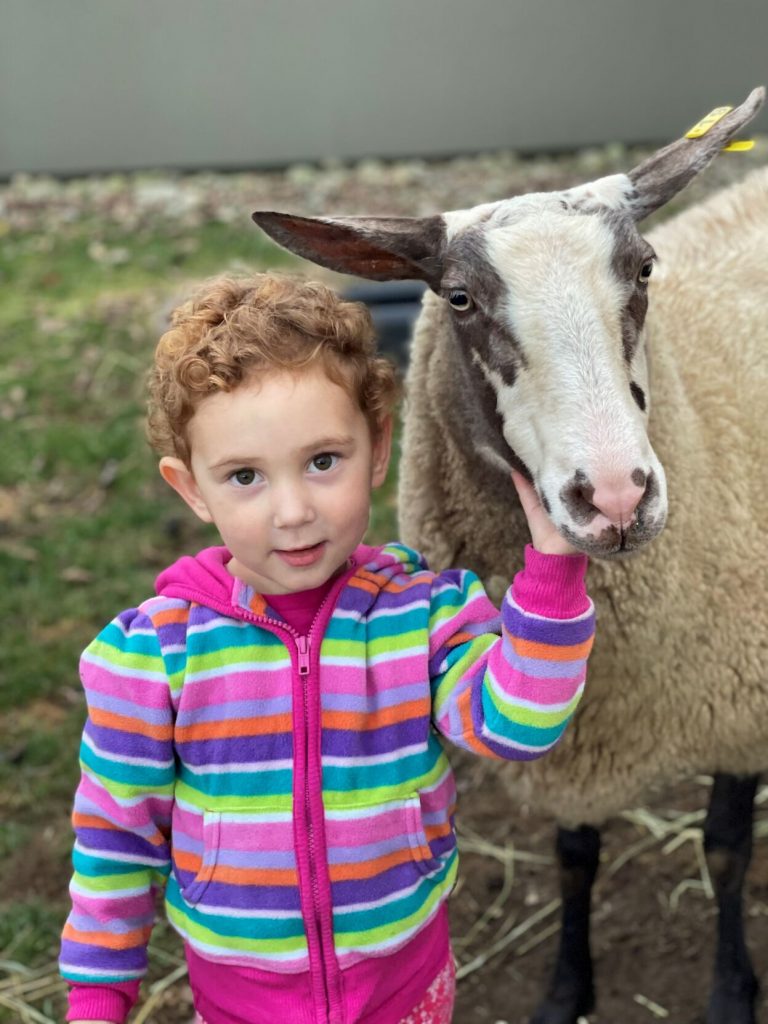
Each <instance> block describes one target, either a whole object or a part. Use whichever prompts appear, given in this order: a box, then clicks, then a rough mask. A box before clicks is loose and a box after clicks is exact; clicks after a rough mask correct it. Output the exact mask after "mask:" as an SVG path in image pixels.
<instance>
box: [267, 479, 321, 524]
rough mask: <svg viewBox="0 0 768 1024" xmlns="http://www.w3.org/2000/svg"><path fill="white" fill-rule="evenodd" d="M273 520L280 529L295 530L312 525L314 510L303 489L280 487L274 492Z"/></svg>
mask: <svg viewBox="0 0 768 1024" xmlns="http://www.w3.org/2000/svg"><path fill="white" fill-rule="evenodd" d="M272 518H273V522H274V524H275V526H276V527H277V528H278V529H282V530H284V529H287V528H295V527H297V526H304V525H305V524H306V523H311V522H312V520H313V519H314V518H315V514H314V510H313V508H312V505H311V503H310V501H309V496H308V495H307V493H306V491H305V489H304V488H303V487H295V486H291V487H279V488H276V489H275V490H274V492H273V511H272Z"/></svg>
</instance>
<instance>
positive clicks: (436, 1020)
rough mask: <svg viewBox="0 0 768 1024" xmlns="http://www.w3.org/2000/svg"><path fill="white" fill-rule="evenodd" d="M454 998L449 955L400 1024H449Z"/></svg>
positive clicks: (453, 971)
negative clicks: (443, 965)
mask: <svg viewBox="0 0 768 1024" xmlns="http://www.w3.org/2000/svg"><path fill="white" fill-rule="evenodd" d="M455 996H456V968H455V966H454V963H453V956H452V955H451V956H449V957H448V962H447V963H446V965H445V967H443V968H442V970H441V971H440V973H439V974H438V975H437V977H436V978H435V980H434V981H433V982H432V984H431V985H430V986H429V988H428V989H427V991H426V992H425V993H424V998H423V999H422V1000H421V1002H420V1003H419V1005H418V1006H417V1007H416V1008H415V1009H413V1010H411V1012H410V1013H409V1014H408V1016H407V1017H404V1018H403V1020H402V1021H401V1022H400V1024H451V1019H452V1017H453V1001H454V998H455ZM195 1024H205V1021H204V1020H203V1018H202V1017H201V1016H200V1014H197V1016H196V1017H195Z"/></svg>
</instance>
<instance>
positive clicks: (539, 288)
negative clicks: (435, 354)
mask: <svg viewBox="0 0 768 1024" xmlns="http://www.w3.org/2000/svg"><path fill="white" fill-rule="evenodd" d="M548 198H549V199H550V200H551V198H552V197H548ZM512 202H514V201H512ZM510 205H511V204H510ZM509 220H510V221H511V223H508V224H507V225H506V226H503V227H498V228H490V230H488V231H487V232H486V233H485V235H484V238H485V245H486V252H487V255H488V258H489V262H490V263H491V264H492V265H493V267H494V268H495V270H496V272H497V273H498V275H499V277H500V278H501V280H502V281H503V283H504V286H505V288H506V295H505V298H504V300H503V306H502V308H501V309H499V310H497V311H496V312H497V316H499V318H500V319H501V320H502V321H503V322H504V323H505V324H506V326H507V328H508V330H509V333H510V335H511V336H512V337H514V338H515V339H516V340H517V343H518V344H519V345H520V346H521V349H522V352H523V356H524V360H525V368H524V369H523V370H522V371H521V372H520V373H519V374H518V376H517V379H516V380H515V382H514V384H512V385H511V386H510V385H507V384H504V382H503V381H502V380H501V378H500V376H499V375H498V374H495V373H494V372H493V370H492V369H491V368H489V367H485V368H484V373H485V374H486V377H487V379H489V380H491V382H492V383H493V386H494V388H495V389H496V392H497V396H498V401H497V405H498V409H499V412H500V413H501V414H502V416H503V419H504V434H505V439H506V441H507V443H508V444H509V445H510V447H511V448H513V449H514V450H515V452H517V454H518V455H519V456H520V458H521V459H522V460H523V461H524V462H525V463H526V465H527V466H528V467H529V468H530V469H531V471H532V472H533V474H534V478H535V480H536V483H537V485H538V486H539V488H540V490H541V491H542V492H543V493H544V494H545V495H546V496H547V498H548V500H549V502H550V505H551V506H552V515H553V518H554V519H555V521H556V522H558V523H560V524H565V525H571V526H572V525H573V524H572V522H571V519H570V515H569V513H568V510H567V509H566V508H565V507H564V506H563V504H562V502H561V500H560V492H561V490H562V488H563V487H564V486H565V485H566V484H567V483H568V482H569V481H570V480H572V479H573V476H574V474H575V473H576V472H577V471H581V472H582V473H584V474H586V477H587V479H588V480H592V481H594V480H595V479H597V478H598V477H600V478H601V479H605V478H606V477H608V478H615V479H616V480H620V479H629V478H630V477H631V475H632V473H633V471H634V470H635V469H637V468H641V469H643V470H644V471H645V472H648V471H649V470H650V469H656V468H657V467H658V472H660V471H661V470H660V467H659V466H658V461H657V460H656V458H655V456H654V455H653V452H652V449H651V447H650V443H649V441H648V438H647V434H646V423H645V417H644V416H643V414H642V413H641V411H640V409H639V408H638V406H637V404H636V402H635V400H634V399H633V397H632V394H631V392H630V389H629V384H630V379H631V375H630V371H629V370H628V368H627V365H626V362H625V359H624V353H623V347H622V340H621V338H622V334H621V331H622V328H621V323H622V313H623V311H624V309H625V307H626V304H627V302H628V300H629V298H630V295H631V290H632V288H633V287H634V285H633V283H632V282H623V281H620V280H619V279H618V277H617V275H616V271H615V270H614V268H613V266H612V261H613V252H614V246H615V237H614V234H613V232H612V231H611V228H610V225H609V223H608V222H607V221H606V220H605V219H603V218H601V217H597V216H585V215H582V214H577V213H571V212H568V211H566V210H563V209H562V208H560V206H559V203H558V208H553V206H552V204H551V202H550V203H548V204H546V206H544V204H542V208H541V209H539V210H538V211H537V215H535V216H530V215H529V216H526V217H523V218H520V219H518V218H517V217H513V218H509ZM641 351H642V345H641V346H638V354H637V357H636V359H637V362H638V364H639V365H638V366H637V367H636V368H635V367H633V368H632V371H633V374H632V379H635V382H636V383H639V384H640V385H641V386H642V387H643V388H644V389H645V388H646V381H645V373H644V365H642V364H643V362H644V355H641ZM635 369H637V371H639V376H640V379H639V380H638V379H636V378H634V370H635ZM582 532H586V531H582Z"/></svg>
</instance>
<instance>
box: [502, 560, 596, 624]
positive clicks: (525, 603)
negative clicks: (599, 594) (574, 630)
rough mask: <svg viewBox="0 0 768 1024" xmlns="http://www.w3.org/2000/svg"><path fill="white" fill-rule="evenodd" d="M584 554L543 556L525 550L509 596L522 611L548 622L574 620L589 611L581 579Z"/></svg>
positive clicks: (583, 572) (585, 566)
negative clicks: (538, 616)
mask: <svg viewBox="0 0 768 1024" xmlns="http://www.w3.org/2000/svg"><path fill="white" fill-rule="evenodd" d="M588 564H589V559H588V558H587V556H586V555H545V554H542V552H541V551H537V550H536V549H535V548H534V547H533V546H532V545H531V544H527V545H526V547H525V568H524V569H522V570H521V571H520V572H519V573H518V574H517V575H516V576H515V578H514V580H513V582H512V597H513V598H514V600H515V602H516V604H518V605H519V606H520V608H522V609H523V611H526V612H530V613H531V614H532V615H541V616H543V617H544V618H547V619H575V618H577V617H578V616H579V615H583V614H584V613H585V612H587V611H589V609H590V608H591V606H592V602H591V601H590V600H589V597H588V596H587V591H586V587H585V584H584V577H585V575H586V571H587V565H588Z"/></svg>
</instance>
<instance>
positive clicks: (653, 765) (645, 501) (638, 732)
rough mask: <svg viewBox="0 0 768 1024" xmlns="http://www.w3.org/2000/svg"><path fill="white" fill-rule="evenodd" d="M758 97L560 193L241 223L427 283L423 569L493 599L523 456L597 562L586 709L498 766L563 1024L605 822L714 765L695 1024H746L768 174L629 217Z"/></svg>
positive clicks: (759, 678)
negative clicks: (709, 901) (557, 877)
mask: <svg viewBox="0 0 768 1024" xmlns="http://www.w3.org/2000/svg"><path fill="white" fill-rule="evenodd" d="M764 97H765V90H764V89H756V90H754V91H753V92H752V93H751V94H750V96H749V97H748V98H747V99H746V101H745V102H744V103H743V104H742V105H741V106H739V107H737V108H736V109H734V110H732V111H731V112H730V113H727V114H726V115H725V116H722V117H721V118H720V119H719V120H717V122H716V123H715V124H714V125H713V126H712V127H710V128H709V129H708V130H706V131H704V132H703V133H701V134H700V135H699V136H698V137H696V138H689V137H684V138H682V139H679V140H677V141H676V142H674V143H672V144H671V145H669V146H667V147H664V148H663V149H661V150H659V151H658V152H657V153H655V154H654V155H653V156H651V157H650V158H649V159H647V160H645V161H643V162H642V163H641V164H639V165H638V166H637V167H635V168H634V169H633V170H631V171H630V172H628V173H627V174H618V175H611V176H608V177H605V178H601V179H598V180H597V181H593V182H591V183H589V184H586V185H582V186H578V187H575V188H571V189H567V190H565V191H561V192H555V193H541V194H534V195H524V196H518V197H514V198H511V199H508V200H503V201H500V202H496V203H488V204H484V205H482V206H478V207H474V208H472V209H468V210H462V211H453V212H450V213H445V214H442V215H436V216H433V217H424V218H418V219H408V218H365V217H352V218H322V219H317V218H303V217H296V216H293V215H290V214H280V213H272V212H259V213H256V214H254V215H253V216H254V220H255V221H256V222H257V223H258V224H259V225H260V226H261V227H262V228H263V229H264V230H266V231H267V233H268V234H270V235H271V236H272V237H273V238H274V239H275V240H276V241H278V242H279V243H281V244H282V245H284V246H285V247H287V248H289V249H291V250H292V251H294V252H296V253H298V254H299V255H301V256H304V257H306V258H308V259H310V260H314V261H315V262H317V263H319V264H322V265H323V266H326V267H330V268H332V269H334V270H340V271H346V272H348V273H354V274H358V275H360V276H362V277H368V278H373V279H377V280H388V279H398V278H399V279H405V278H415V279H420V280H422V281H424V282H426V284H427V285H428V286H429V289H428V290H427V291H426V293H425V298H424V302H423V307H422V312H421V314H420V317H419V320H418V323H417V325H416V328H415V333H414V337H413V342H412V346H411V358H410V367H409V370H408V377H407V394H408V401H407V407H406V412H405V421H404V437H403V443H402V456H401V462H400V491H399V508H400V518H401V532H402V535H403V538H404V540H405V541H406V542H408V543H410V544H412V545H413V546H414V547H417V548H419V549H420V550H421V551H423V552H424V553H425V555H426V556H427V558H428V560H429V562H430V564H431V566H432V567H433V568H436V569H441V568H443V567H446V566H452V565H460V566H467V567H469V568H472V569H474V570H475V571H476V572H478V573H479V575H480V576H481V577H482V578H483V580H484V581H485V582H486V584H487V585H488V586H489V589H490V590H492V591H493V590H495V591H496V594H497V596H498V587H499V584H500V583H502V582H503V581H506V580H507V579H509V578H510V577H511V576H512V574H513V573H514V572H515V571H516V570H517V569H518V568H519V564H518V558H519V552H520V551H521V549H522V545H523V542H524V540H525V538H526V530H525V523H524V519H523V516H522V513H521V511H520V509H519V507H518V505H517V502H516V500H515V496H514V492H513V489H512V484H511V482H510V472H509V470H510V467H516V468H518V469H519V470H520V471H521V472H523V473H524V474H525V475H526V476H527V477H528V478H529V479H531V480H533V482H534V484H535V486H536V489H537V492H538V495H539V498H540V500H541V502H542V504H543V505H544V507H545V509H546V510H547V511H548V513H549V514H550V516H551V517H552V519H553V521H554V522H555V523H556V525H557V526H558V528H559V530H560V532H561V533H562V534H563V535H564V536H565V537H567V538H569V539H570V540H571V542H572V543H573V544H574V545H575V546H576V547H578V548H580V549H581V550H583V551H586V552H588V553H589V554H590V555H592V556H593V558H592V564H591V567H590V579H589V588H590V593H591V594H592V596H593V598H594V601H595V604H596V607H597V612H598V637H597V642H596V645H595V650H594V653H593V655H592V658H591V661H590V665H589V672H588V686H587V694H586V696H585V698H584V701H583V703H582V705H581V706H580V709H579V710H578V712H577V713H576V715H575V717H574V721H573V722H572V723H571V726H570V728H569V729H568V730H567V732H566V735H565V737H564V739H563V740H562V742H561V744H560V745H559V746H558V747H557V748H556V749H555V750H554V751H553V752H552V753H551V754H550V755H549V756H548V757H546V758H544V759H542V760H541V761H538V762H532V763H530V764H524V765H519V764H505V765H503V766H502V767H501V768H500V770H501V771H503V772H504V773H505V780H506V782H507V783H508V785H509V788H510V790H511V792H512V793H513V795H514V797H515V798H516V799H519V800H521V801H522V800H524V801H526V802H529V803H530V804H532V805H535V806H538V807H539V808H541V809H543V810H544V811H546V812H548V813H550V814H551V815H552V816H553V817H554V818H555V819H556V821H557V823H558V838H557V850H558V856H559V860H560V867H561V882H562V888H563V911H562V915H563V917H562V925H563V926H562V930H561V942H560V949H559V952H558V958H557V963H556V966H555V969H554V974H553V978H552V981H551V984H550V987H549V990H548V992H547V993H546V995H545V998H544V1000H543V1002H542V1004H541V1005H540V1006H539V1008H538V1009H537V1010H536V1011H535V1013H534V1016H533V1018H532V1024H575V1022H576V1021H577V1019H578V1018H579V1016H581V1015H583V1014H586V1013H588V1012H589V1011H590V1010H591V1009H592V1007H593V1004H594V990H593V981H592V962H591V955H590V951H589V905H590V890H591V885H592V882H593V880H594V877H595V874H596V871H597V866H598V858H599V850H600V832H599V829H600V827H601V826H602V825H603V823H604V822H605V821H606V820H607V819H609V818H610V817H611V816H613V815H615V814H617V813H618V812H620V811H621V810H623V809H625V808H627V807H628V806H632V805H633V804H636V803H638V802H639V801H641V799H642V798H643V796H644V795H645V794H646V793H647V791H648V790H649V789H651V788H652V787H653V788H656V787H659V786H663V785H664V784H669V783H672V782H675V781H677V780H679V779H680V778H682V777H686V776H691V775H693V774H697V773H702V772H703V773H712V774H714V776H715V782H714V786H713V790H712V797H711V802H710V807H709V811H708V815H707V819H706V824H705V827H704V841H705V849H706V853H707V860H708V864H709V870H710V873H711V875H712V878H713V882H714V885H715V891H716V895H717V901H718V906H719V911H720V914H719V924H718V946H717V955H716V962H715V969H714V975H713V984H712V990H711V994H710V998H709V1004H708V1008H707V1017H706V1020H707V1024H754V1021H755V1015H754V1003H755V997H756V992H757V981H756V977H755V974H754V971H753V969H752V965H751V963H750V958H749V955H748V953H747V949H746V945H745V941H744V936H743V928H742V919H741V900H742V884H743V880H744V874H745V871H746V868H747V866H748V863H749V857H750V853H751V832H752V829H751V823H752V803H753V797H754V793H755V790H756V786H757V780H758V775H757V773H758V772H759V771H761V770H762V769H764V768H765V766H766V762H767V761H768V747H767V746H766V740H767V739H768V679H766V677H765V662H766V659H765V649H766V643H765V639H766V625H767V624H768V623H767V622H766V612H765V607H764V602H762V603H761V602H760V600H759V598H760V596H762V594H763V593H764V565H765V562H764V555H763V545H762V544H761V540H762V538H761V532H762V530H761V525H760V523H761V517H762V514H763V513H764V510H765V508H766V507H767V506H768V501H767V500H766V499H767V498H768V495H767V494H766V488H765V473H764V472H761V462H760V456H761V454H762V456H763V459H764V452H761V447H764V441H765V433H764V423H765V421H766V405H765V397H764V396H765V394H766V384H767V383H768V382H767V381H766V372H765V357H764V355H763V352H764V348H765V343H766V340H768V316H766V310H768V270H766V267H767V266H768V243H767V241H766V240H768V168H766V169H763V170H759V171H756V172H754V173H753V174H752V175H750V176H749V177H748V178H746V179H745V180H744V181H743V182H741V183H740V184H738V185H736V186H733V187H732V188H730V189H727V190H724V191H722V192H721V193H718V194H717V195H715V196H714V197H712V198H711V199H709V200H708V201H706V202H704V203H702V204H701V205H699V206H697V207H693V208H690V209H688V210H687V211H685V212H683V213H682V214H679V215H678V216H677V217H675V218H674V219H672V220H670V221H668V222H667V223H665V224H663V225H662V226H660V227H658V228H656V229H655V230H654V231H653V232H651V233H650V234H649V235H648V238H647V239H645V238H643V237H641V236H640V234H639V233H638V231H637V229H636V227H635V224H636V222H637V221H640V220H642V219H643V218H644V217H646V216H648V215H649V214H651V213H652V212H654V211H655V210H656V209H658V208H659V207H661V206H662V205H663V204H664V203H666V202H667V201H669V200H670V199H671V198H672V197H673V196H674V195H676V194H677V193H678V192H679V191H680V190H681V189H682V188H683V187H684V186H685V185H686V184H687V183H688V182H689V181H690V180H691V179H692V178H693V177H694V176H695V175H696V174H698V173H699V172H700V171H702V170H703V169H704V168H705V167H706V166H707V164H708V163H710V162H711V160H712V159H714V157H715V156H716V155H717V153H718V152H719V151H720V150H721V149H722V148H723V147H724V146H725V145H726V143H728V142H729V140H731V139H732V138H733V136H734V135H735V134H736V133H737V132H738V131H739V130H740V129H741V128H742V127H743V126H744V125H745V124H747V123H748V122H749V121H750V120H751V119H752V118H753V117H754V116H755V114H756V113H757V111H758V110H759V108H760V106H761V105H762V103H763V100H764ZM649 299H650V305H649ZM651 361H652V364H653V365H652V370H653V393H652V394H651V391H650V388H649V365H648V364H649V362H651ZM651 398H653V403H654V405H653V417H652V419H649V413H650V408H651ZM667 478H669V480H670V482H671V486H670V491H671V506H670V507H669V508H668V500H667V484H666V481H667ZM635 552H637V553H638V555H639V557H637V558H636V559H631V558H629V557H628V556H630V555H632V554H634V553H635ZM761 655H762V657H761Z"/></svg>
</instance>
